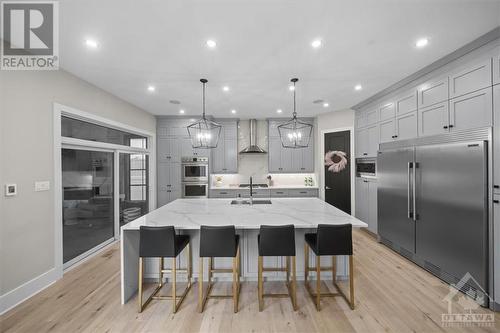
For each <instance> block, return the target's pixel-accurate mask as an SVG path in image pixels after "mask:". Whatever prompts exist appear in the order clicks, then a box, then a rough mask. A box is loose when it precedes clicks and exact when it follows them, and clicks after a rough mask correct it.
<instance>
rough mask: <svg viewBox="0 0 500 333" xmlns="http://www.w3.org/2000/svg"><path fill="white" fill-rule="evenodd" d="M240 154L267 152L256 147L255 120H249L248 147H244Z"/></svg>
mask: <svg viewBox="0 0 500 333" xmlns="http://www.w3.org/2000/svg"><path fill="white" fill-rule="evenodd" d="M240 154H267V151H265V150H264V149H262V148H260V147H259V146H257V120H256V119H250V146H248V147H246V148H245V149H243V150H242V151H240Z"/></svg>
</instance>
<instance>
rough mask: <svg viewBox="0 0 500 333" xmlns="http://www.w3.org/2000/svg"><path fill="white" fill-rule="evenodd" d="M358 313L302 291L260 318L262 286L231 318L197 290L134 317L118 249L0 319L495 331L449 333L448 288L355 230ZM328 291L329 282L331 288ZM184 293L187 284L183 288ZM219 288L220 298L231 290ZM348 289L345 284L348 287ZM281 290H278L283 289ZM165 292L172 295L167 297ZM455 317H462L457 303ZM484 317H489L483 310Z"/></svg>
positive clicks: (108, 328) (257, 328)
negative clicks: (201, 304)
mask: <svg viewBox="0 0 500 333" xmlns="http://www.w3.org/2000/svg"><path fill="white" fill-rule="evenodd" d="M353 238H354V251H355V259H354V263H355V292H356V309H355V310H354V311H352V310H350V309H349V307H348V306H347V304H346V303H345V301H344V300H343V299H342V298H339V297H337V298H324V301H323V302H322V310H321V312H317V311H316V309H315V307H314V305H313V303H312V301H311V299H310V298H309V296H308V294H307V293H306V291H305V288H304V285H303V283H301V282H299V284H298V305H299V310H298V311H297V312H294V311H293V310H292V306H291V304H290V300H289V299H288V298H281V299H280V298H267V299H265V308H264V311H263V312H259V311H258V302H257V285H256V283H254V282H251V283H250V282H249V283H244V284H243V285H242V291H241V298H240V311H239V312H238V313H237V314H234V313H233V307H232V301H231V300H230V299H220V300H210V301H209V302H208V303H207V307H206V310H205V312H204V313H203V314H200V313H198V312H197V309H196V305H197V303H196V301H197V285H196V284H195V285H194V286H193V288H192V290H191V292H190V293H189V295H188V296H187V298H186V300H185V301H184V304H183V305H182V307H181V308H180V310H179V312H178V313H177V314H175V315H173V314H172V313H171V302H169V301H153V302H152V303H151V304H150V305H149V306H148V307H147V308H146V309H145V310H144V312H143V313H141V314H139V313H137V300H136V299H135V298H134V299H132V300H131V301H130V302H128V303H127V304H126V305H121V304H120V260H119V259H120V258H119V245H113V246H112V247H111V248H110V249H108V250H106V251H105V252H103V253H101V254H99V255H98V256H96V257H94V258H92V259H90V260H88V261H87V262H85V263H83V264H82V265H80V266H78V267H76V268H75V269H73V270H71V271H70V272H68V273H66V274H65V275H64V278H63V279H61V280H60V281H58V282H57V283H55V284H54V285H52V286H51V287H49V288H47V289H46V290H44V291H43V292H41V293H39V294H38V295H36V296H35V297H33V298H31V299H29V300H28V301H26V302H24V303H22V304H21V305H19V306H17V307H16V308H14V309H13V310H11V311H9V312H8V313H6V314H4V315H3V316H2V317H0V331H1V332H49V331H50V332H446V331H450V332H451V331H453V332H456V331H458V332H467V331H470V332H477V331H486V332H498V331H499V329H498V328H499V327H500V325H499V324H498V323H499V322H500V315H499V314H496V313H495V314H494V317H495V322H496V324H495V325H496V326H494V327H488V328H485V327H483V328H478V327H469V328H464V327H460V328H456V327H453V328H450V327H448V328H444V327H442V325H441V314H442V313H446V312H447V304H446V303H445V302H444V301H443V298H444V297H445V295H446V294H447V293H448V291H449V289H448V286H447V285H446V284H444V283H443V282H441V281H440V280H439V279H437V278H435V277H433V276H432V275H430V274H429V273H427V272H426V271H424V270H422V269H421V268H419V267H417V266H415V265H414V264H412V263H411V262H409V261H407V260H406V259H404V258H402V257H401V256H399V255H396V254H395V253H394V252H392V251H391V250H389V249H388V248H386V247H384V246H383V245H381V244H378V243H377V242H376V241H375V240H374V239H373V238H372V237H371V236H370V235H368V234H367V233H365V232H364V231H358V230H356V231H354V235H353ZM327 285H328V286H330V287H331V282H328V281H326V283H325V284H324V286H323V287H324V288H327ZM181 287H183V286H182V285H181V286H179V288H181ZM230 287H231V285H230V283H221V289H220V290H215V291H219V292H224V291H227V292H229V291H230ZM265 287H266V292H267V291H273V292H276V291H285V290H284V287H283V284H281V283H278V282H270V283H266V284H265ZM344 287H345V285H344ZM278 289H280V290H278ZM167 291H168V290H167ZM453 308H454V312H456V313H463V312H464V310H463V308H462V307H461V306H460V305H459V304H458V303H456V304H454V305H453ZM478 311H479V312H480V313H490V314H492V312H490V311H489V310H486V309H479V310H478Z"/></svg>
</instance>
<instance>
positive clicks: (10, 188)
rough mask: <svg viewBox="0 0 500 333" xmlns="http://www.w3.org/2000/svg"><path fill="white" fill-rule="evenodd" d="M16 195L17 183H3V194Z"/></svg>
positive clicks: (7, 195)
mask: <svg viewBox="0 0 500 333" xmlns="http://www.w3.org/2000/svg"><path fill="white" fill-rule="evenodd" d="M15 195H17V184H5V196H6V197H13V196H15Z"/></svg>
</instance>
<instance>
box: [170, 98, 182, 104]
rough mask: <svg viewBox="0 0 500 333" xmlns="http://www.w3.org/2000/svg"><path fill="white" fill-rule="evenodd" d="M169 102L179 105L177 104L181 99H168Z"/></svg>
mask: <svg viewBox="0 0 500 333" xmlns="http://www.w3.org/2000/svg"><path fill="white" fill-rule="evenodd" d="M169 103H170V104H175V105H179V104H181V101H178V100H176V99H171V100H170V101H169Z"/></svg>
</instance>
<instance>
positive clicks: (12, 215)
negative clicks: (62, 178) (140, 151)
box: [0, 70, 156, 295]
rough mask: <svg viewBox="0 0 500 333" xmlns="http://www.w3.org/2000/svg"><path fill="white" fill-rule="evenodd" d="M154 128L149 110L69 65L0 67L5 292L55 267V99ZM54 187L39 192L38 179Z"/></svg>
mask: <svg viewBox="0 0 500 333" xmlns="http://www.w3.org/2000/svg"><path fill="white" fill-rule="evenodd" d="M54 102H57V103H60V104H63V105H67V106H70V107H74V108H77V109H80V110H82V111H86V112H90V113H94V114H97V115H99V116H102V117H105V118H109V119H112V120H115V121H119V122H122V123H125V124H128V125H131V126H134V127H137V128H141V129H144V130H148V131H151V132H155V130H156V120H155V118H154V117H153V116H152V115H150V114H149V113H146V112H145V111H143V110H141V109H139V108H137V107H135V106H133V105H131V104H129V103H126V102H124V101H123V100H120V99H118V98H117V97H114V96H113V95H111V94H109V93H107V92H105V91H103V90H101V89H99V88H97V87H95V86H93V85H91V84H89V83H87V82H85V81H82V80H81V79H79V78H77V77H75V76H73V75H71V74H69V73H67V72H65V71H62V70H60V71H12V72H9V71H1V72H0V113H1V115H0V129H1V133H0V134H1V135H0V161H1V163H0V168H1V169H0V171H1V172H0V183H1V185H2V192H3V191H4V189H3V185H4V184H5V183H17V185H18V195H17V196H16V197H9V198H6V197H5V196H4V195H3V193H2V195H1V196H0V198H1V199H0V208H1V210H0V246H1V248H0V281H1V283H0V295H3V294H5V293H7V292H9V291H11V290H13V289H15V288H16V287H18V286H20V285H22V284H24V283H26V282H27V281H30V280H32V279H34V278H36V277H37V276H39V275H41V274H43V273H45V272H47V271H49V270H51V269H52V268H54V266H55V263H54V233H55V231H54V188H53V186H54V176H53V174H54V147H53V103H54ZM37 180H50V185H51V189H50V191H46V192H34V182H35V181H37Z"/></svg>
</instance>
